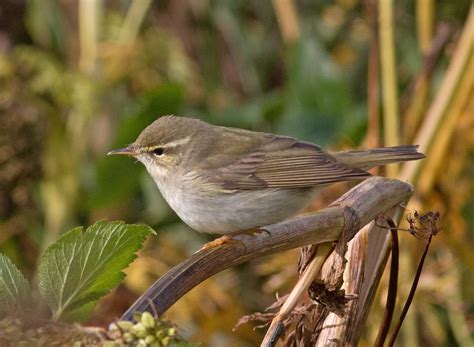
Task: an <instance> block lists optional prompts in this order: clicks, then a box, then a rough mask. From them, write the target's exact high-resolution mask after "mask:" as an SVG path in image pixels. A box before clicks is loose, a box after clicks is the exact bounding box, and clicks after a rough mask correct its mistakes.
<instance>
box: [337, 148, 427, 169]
mask: <svg viewBox="0 0 474 347" xmlns="http://www.w3.org/2000/svg"><path fill="white" fill-rule="evenodd" d="M417 148H418V145H405V146H395V147H381V148H373V149H369V150H365V151H347V152H337V153H331V154H332V155H333V156H334V157H335V158H336V159H337V160H338V161H339V162H341V163H343V164H344V165H347V166H349V167H354V168H358V169H363V170H367V169H370V168H372V167H375V166H379V165H386V164H392V163H398V162H402V161H409V160H418V159H423V158H424V157H425V155H424V154H423V153H420V152H418V150H417Z"/></svg>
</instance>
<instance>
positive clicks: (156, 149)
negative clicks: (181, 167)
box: [152, 147, 165, 157]
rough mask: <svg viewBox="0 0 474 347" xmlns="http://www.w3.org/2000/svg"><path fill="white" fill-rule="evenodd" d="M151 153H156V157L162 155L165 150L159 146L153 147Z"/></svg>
mask: <svg viewBox="0 0 474 347" xmlns="http://www.w3.org/2000/svg"><path fill="white" fill-rule="evenodd" d="M152 153H153V154H154V155H156V156H157V157H159V156H162V155H163V154H164V153H165V150H164V149H163V148H161V147H157V148H155V149H154V150H153V151H152Z"/></svg>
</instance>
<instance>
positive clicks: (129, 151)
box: [107, 146, 138, 157]
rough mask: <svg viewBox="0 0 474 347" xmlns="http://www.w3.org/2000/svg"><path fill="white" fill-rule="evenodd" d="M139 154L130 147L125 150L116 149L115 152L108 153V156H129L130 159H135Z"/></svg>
mask: <svg viewBox="0 0 474 347" xmlns="http://www.w3.org/2000/svg"><path fill="white" fill-rule="evenodd" d="M137 154H138V152H137V151H136V150H135V149H134V148H132V147H130V146H128V147H125V148H119V149H114V150H113V151H110V152H109V153H107V155H128V156H130V157H134V156H135V155H137Z"/></svg>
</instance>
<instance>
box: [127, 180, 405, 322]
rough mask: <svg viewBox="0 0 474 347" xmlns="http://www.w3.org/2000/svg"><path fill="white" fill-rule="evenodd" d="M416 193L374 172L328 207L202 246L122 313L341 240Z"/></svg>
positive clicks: (162, 306)
mask: <svg viewBox="0 0 474 347" xmlns="http://www.w3.org/2000/svg"><path fill="white" fill-rule="evenodd" d="M411 194H412V186H411V185H410V184H408V183H404V182H401V181H398V180H390V179H386V178H382V177H372V178H370V179H367V180H365V181H364V182H362V183H361V184H359V185H357V186H356V187H354V188H353V189H351V190H350V191H349V192H347V193H346V194H344V195H343V196H342V197H341V198H339V199H338V200H337V201H335V202H334V203H333V204H332V205H331V206H330V207H328V208H326V209H323V210H321V211H318V212H315V213H309V214H305V215H301V216H297V217H294V218H292V219H288V220H286V221H283V222H280V223H277V224H273V225H270V226H266V227H262V228H260V229H257V230H254V231H252V232H243V233H240V234H236V235H233V236H232V238H231V241H227V242H224V243H222V244H221V245H219V246H215V247H209V248H204V249H201V250H200V251H198V252H197V253H195V254H193V255H192V256H191V257H190V258H188V259H187V260H185V261H183V262H182V263H181V264H178V265H176V266H175V267H173V268H172V269H171V270H170V271H168V272H167V273H166V274H165V275H163V276H162V277H161V278H160V279H158V280H157V281H156V282H155V283H154V284H153V285H152V286H151V287H150V288H149V289H148V290H147V291H146V292H145V293H144V294H143V295H142V296H141V297H140V298H138V300H137V301H136V302H135V303H134V304H133V305H132V306H131V307H130V308H129V309H128V310H127V311H126V312H125V313H124V315H123V316H122V318H121V319H123V320H131V319H132V315H133V313H134V312H143V311H152V307H154V308H155V309H156V312H158V314H160V315H161V314H163V313H164V312H165V311H166V310H167V309H168V308H169V307H170V306H171V305H173V304H174V303H175V302H176V301H177V300H179V299H180V298H181V297H182V296H183V295H184V294H186V293H187V292H188V291H189V290H191V289H192V288H194V287H195V286H197V285H198V284H199V283H201V282H203V281H204V280H205V279H207V278H209V277H210V276H212V275H214V274H216V273H218V272H220V271H222V270H224V269H226V268H228V267H230V266H233V265H237V264H241V263H244V262H247V261H249V260H252V259H255V258H259V257H262V256H264V255H268V254H273V253H277V252H282V251H285V250H288V249H292V248H297V247H302V246H305V245H310V244H319V243H324V242H332V241H336V240H338V239H339V237H340V235H341V234H343V235H344V237H345V238H346V239H347V240H349V239H351V238H352V237H353V236H354V235H355V234H356V233H357V231H358V230H359V229H360V228H361V227H362V226H363V225H365V224H367V223H369V222H370V221H371V220H373V219H374V218H376V217H377V216H378V215H379V214H380V213H383V212H384V211H387V210H388V209H390V208H391V207H392V206H395V205H397V204H398V203H400V201H404V200H405V199H407V198H408V197H409V196H411Z"/></svg>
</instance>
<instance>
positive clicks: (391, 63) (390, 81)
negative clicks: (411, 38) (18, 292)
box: [378, 0, 400, 177]
mask: <svg viewBox="0 0 474 347" xmlns="http://www.w3.org/2000/svg"><path fill="white" fill-rule="evenodd" d="M378 10H379V43H380V67H381V72H382V74H381V77H382V96H383V98H382V102H383V117H384V124H383V130H384V144H385V145H386V146H396V145H398V144H399V143H400V131H399V126H400V123H399V112H398V88H397V74H396V62H395V43H394V29H393V28H394V26H393V4H392V0H381V1H380V2H379V9H378ZM397 171H398V166H396V165H389V166H388V167H387V174H388V176H389V177H396V175H397Z"/></svg>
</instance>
